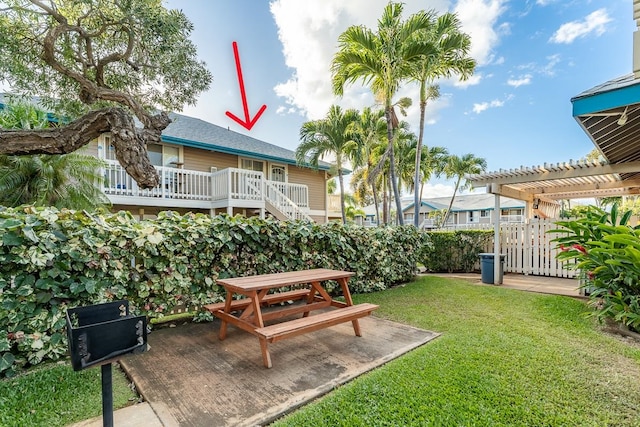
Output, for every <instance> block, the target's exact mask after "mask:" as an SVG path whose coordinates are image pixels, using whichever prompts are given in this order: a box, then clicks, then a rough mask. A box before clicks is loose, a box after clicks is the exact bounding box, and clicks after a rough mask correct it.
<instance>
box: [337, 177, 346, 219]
mask: <svg viewBox="0 0 640 427" xmlns="http://www.w3.org/2000/svg"><path fill="white" fill-rule="evenodd" d="M338 182H339V183H340V211H341V212H342V223H343V224H346V223H347V213H346V212H345V209H344V177H343V176H342V168H341V167H338Z"/></svg>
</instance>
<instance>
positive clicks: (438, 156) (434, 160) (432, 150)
mask: <svg viewBox="0 0 640 427" xmlns="http://www.w3.org/2000/svg"><path fill="white" fill-rule="evenodd" d="M425 148H426V147H425ZM421 157H422V161H421V163H420V175H421V177H420V181H421V183H422V185H421V186H420V197H419V200H422V190H423V188H424V184H425V183H426V182H427V181H429V180H430V179H431V177H433V176H436V177H439V176H440V175H441V174H442V173H443V172H444V170H445V167H446V165H447V161H448V159H449V151H448V150H447V149H446V148H444V147H429V148H426V149H424V148H423V149H422V150H421Z"/></svg>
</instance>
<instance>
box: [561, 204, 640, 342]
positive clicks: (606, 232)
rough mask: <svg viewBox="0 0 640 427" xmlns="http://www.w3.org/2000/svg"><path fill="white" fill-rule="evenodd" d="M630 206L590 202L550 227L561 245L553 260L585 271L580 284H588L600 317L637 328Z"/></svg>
mask: <svg viewBox="0 0 640 427" xmlns="http://www.w3.org/2000/svg"><path fill="white" fill-rule="evenodd" d="M631 214H632V212H631V211H627V212H625V213H623V214H622V215H621V214H620V212H619V211H618V206H617V205H614V206H613V207H612V208H611V211H610V212H605V211H604V210H602V209H600V208H597V207H594V206H590V207H589V208H588V209H587V210H586V211H585V213H584V216H582V217H581V218H578V219H576V220H571V221H560V222H558V223H557V224H558V225H559V226H560V227H562V228H560V229H557V230H552V231H551V232H555V233H562V234H564V235H563V236H561V237H557V238H556V239H554V241H556V242H558V247H559V248H560V249H561V250H562V252H561V253H560V254H558V257H557V258H558V260H561V261H571V262H572V264H570V265H571V266H572V267H573V268H576V269H580V270H582V271H583V272H584V274H585V277H586V280H585V281H584V283H583V286H584V287H586V286H589V287H590V288H592V291H591V294H590V305H591V306H592V307H594V309H595V310H594V311H593V313H592V314H593V315H595V316H596V317H597V318H598V319H599V320H601V321H603V320H605V319H612V320H614V321H616V322H619V323H622V324H624V325H626V326H628V327H629V328H631V329H633V330H636V331H638V330H640V301H639V298H640V228H638V227H632V226H631V225H629V219H630V217H631Z"/></svg>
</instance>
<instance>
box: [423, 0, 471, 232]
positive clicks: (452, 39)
mask: <svg viewBox="0 0 640 427" xmlns="http://www.w3.org/2000/svg"><path fill="white" fill-rule="evenodd" d="M429 15H430V16H431V17H433V16H434V15H433V12H431V13H430V14H429ZM419 38H420V39H421V40H422V41H423V42H425V43H426V44H427V46H429V47H430V49H431V53H430V54H428V55H424V56H422V57H421V58H420V61H418V62H417V63H415V67H414V69H413V72H412V77H413V79H414V80H415V81H418V82H420V134H419V136H418V147H417V150H416V158H415V187H414V209H415V214H414V225H415V226H416V227H418V225H419V224H418V221H419V219H418V216H419V214H420V200H421V198H422V196H420V198H418V192H419V191H418V189H419V188H420V189H421V188H422V186H421V181H420V176H421V172H420V162H421V158H422V157H421V151H422V144H423V142H424V119H425V111H426V108H427V102H428V101H429V100H432V99H437V98H438V97H439V96H440V91H439V88H438V86H435V85H432V84H431V82H433V81H434V80H435V79H437V78H440V77H451V75H452V74H457V75H458V76H459V77H460V78H461V79H462V80H466V79H467V78H469V77H470V76H471V74H473V71H474V69H475V66H476V63H475V61H474V60H473V59H472V58H470V57H469V56H468V55H469V50H470V48H471V38H470V37H469V36H468V35H467V34H465V33H462V32H460V21H459V20H458V17H457V15H456V14H453V13H445V14H443V15H441V16H440V17H438V19H437V20H436V21H435V22H433V25H432V27H431V28H429V29H428V30H425V31H422V32H421V33H420V34H419ZM420 193H421V191H420Z"/></svg>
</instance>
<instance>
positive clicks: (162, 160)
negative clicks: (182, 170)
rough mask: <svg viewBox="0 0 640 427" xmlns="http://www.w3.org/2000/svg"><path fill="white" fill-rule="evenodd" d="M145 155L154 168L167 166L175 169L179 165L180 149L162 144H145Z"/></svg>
mask: <svg viewBox="0 0 640 427" xmlns="http://www.w3.org/2000/svg"><path fill="white" fill-rule="evenodd" d="M147 153H148V154H149V160H150V161H151V164H152V165H154V166H167V167H170V168H175V167H177V166H178V165H179V164H180V148H179V147H175V146H171V145H163V144H147Z"/></svg>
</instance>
